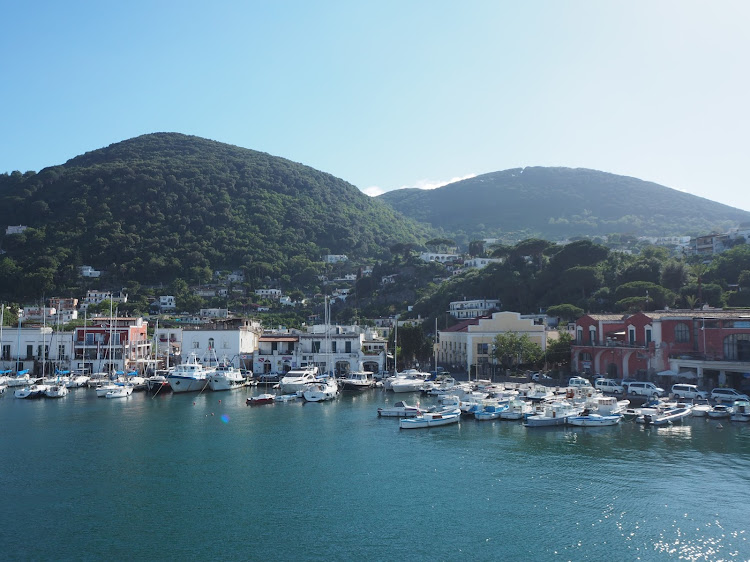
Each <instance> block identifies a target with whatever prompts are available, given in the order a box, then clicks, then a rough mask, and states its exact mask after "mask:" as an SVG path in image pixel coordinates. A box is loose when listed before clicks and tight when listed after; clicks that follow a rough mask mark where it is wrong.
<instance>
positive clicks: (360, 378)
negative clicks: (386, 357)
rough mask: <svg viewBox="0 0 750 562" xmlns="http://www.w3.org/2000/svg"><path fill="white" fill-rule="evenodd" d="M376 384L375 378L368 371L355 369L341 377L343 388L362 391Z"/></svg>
mask: <svg viewBox="0 0 750 562" xmlns="http://www.w3.org/2000/svg"><path fill="white" fill-rule="evenodd" d="M374 386H375V379H374V378H373V376H372V373H370V372H368V371H353V372H351V373H348V374H347V375H346V376H345V377H344V378H343V379H341V390H344V391H355V392H358V391H362V390H367V389H368V388H372V387H374Z"/></svg>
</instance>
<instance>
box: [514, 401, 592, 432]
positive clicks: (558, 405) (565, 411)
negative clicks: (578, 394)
mask: <svg viewBox="0 0 750 562" xmlns="http://www.w3.org/2000/svg"><path fill="white" fill-rule="evenodd" d="M580 413H581V408H580V407H579V406H576V405H574V404H571V403H570V402H565V401H559V402H548V403H546V404H544V405H543V407H542V410H541V411H540V412H539V413H538V414H534V415H531V416H527V417H526V420H525V421H524V424H523V425H525V426H526V427H546V426H552V425H565V423H566V421H567V418H568V417H569V416H577V415H579V414H580Z"/></svg>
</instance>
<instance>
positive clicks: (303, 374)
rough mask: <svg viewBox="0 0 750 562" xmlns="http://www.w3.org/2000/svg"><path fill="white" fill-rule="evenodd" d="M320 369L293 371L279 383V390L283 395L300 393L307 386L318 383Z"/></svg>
mask: <svg viewBox="0 0 750 562" xmlns="http://www.w3.org/2000/svg"><path fill="white" fill-rule="evenodd" d="M317 376H318V368H317V367H305V368H303V369H292V370H291V371H289V372H287V374H286V375H284V376H283V377H282V379H281V381H279V390H280V391H281V393H282V394H288V393H293V392H300V391H302V390H304V389H305V386H306V385H308V384H310V383H314V382H316V381H317V378H316V377H317Z"/></svg>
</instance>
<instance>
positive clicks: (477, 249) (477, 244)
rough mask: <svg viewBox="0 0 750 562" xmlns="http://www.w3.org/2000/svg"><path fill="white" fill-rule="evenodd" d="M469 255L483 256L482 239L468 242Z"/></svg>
mask: <svg viewBox="0 0 750 562" xmlns="http://www.w3.org/2000/svg"><path fill="white" fill-rule="evenodd" d="M469 255H470V256H471V257H473V258H475V257H481V256H484V240H472V241H471V242H469Z"/></svg>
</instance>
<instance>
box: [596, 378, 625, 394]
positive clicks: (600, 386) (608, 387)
mask: <svg viewBox="0 0 750 562" xmlns="http://www.w3.org/2000/svg"><path fill="white" fill-rule="evenodd" d="M594 388H596V389H597V390H601V391H602V392H608V393H611V394H622V393H623V392H625V388H623V386H622V385H620V384H617V381H614V380H612V379H596V382H595V383H594Z"/></svg>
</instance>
